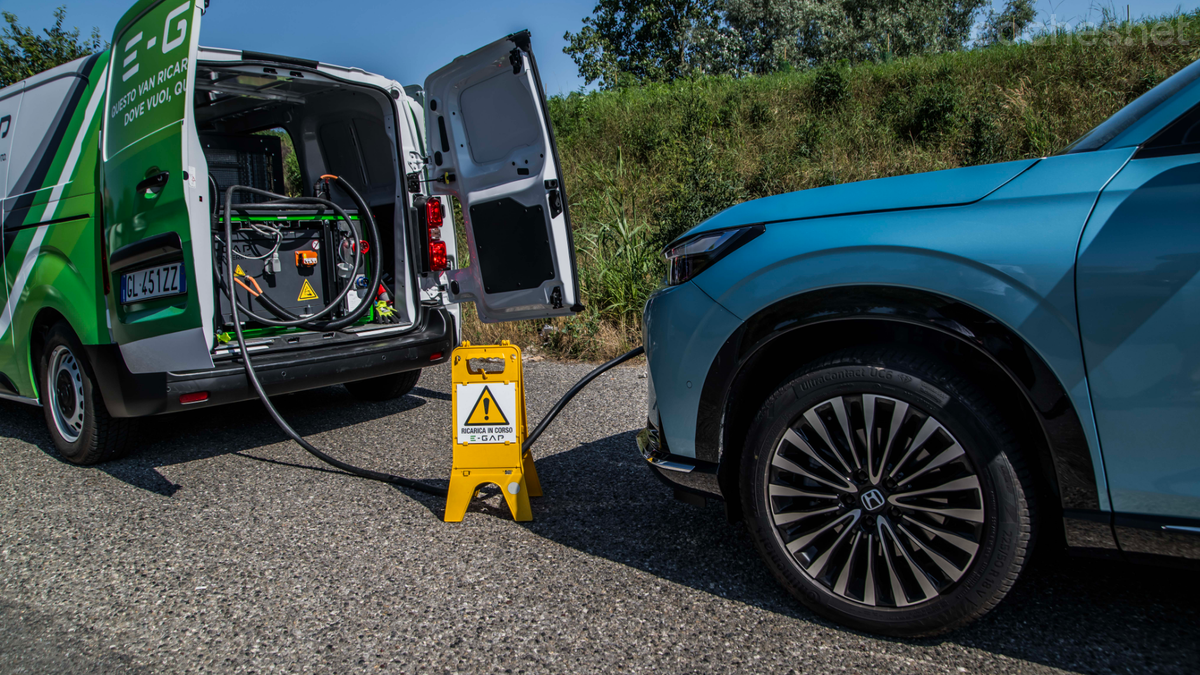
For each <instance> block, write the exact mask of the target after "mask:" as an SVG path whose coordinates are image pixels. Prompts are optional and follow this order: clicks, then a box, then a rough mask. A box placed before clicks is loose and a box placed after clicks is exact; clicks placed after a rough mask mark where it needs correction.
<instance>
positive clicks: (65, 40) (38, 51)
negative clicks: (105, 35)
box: [0, 5, 108, 88]
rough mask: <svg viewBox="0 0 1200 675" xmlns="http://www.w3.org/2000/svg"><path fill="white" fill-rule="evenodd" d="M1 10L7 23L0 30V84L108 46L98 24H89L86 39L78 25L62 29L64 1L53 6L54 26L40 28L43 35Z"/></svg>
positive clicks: (10, 82) (65, 15)
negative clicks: (82, 38) (90, 27)
mask: <svg viewBox="0 0 1200 675" xmlns="http://www.w3.org/2000/svg"><path fill="white" fill-rule="evenodd" d="M0 14H3V16H4V22H5V23H7V24H8V27H7V28H4V29H3V30H0V88H3V87H7V86H8V85H10V84H13V83H16V82H20V81H21V80H23V79H25V78H27V77H31V76H33V75H37V74H38V73H40V72H42V71H43V70H49V69H51V68H53V67H54V66H57V65H61V64H63V63H67V62H68V61H74V60H75V59H77V58H79V57H81V56H87V55H88V54H94V53H96V52H98V51H101V50H104V49H107V48H108V43H106V42H104V41H103V40H101V39H100V29H99V28H92V35H91V37H90V38H88V39H86V40H80V39H79V29H78V28H75V29H72V30H69V31H68V30H66V29H64V28H63V22H64V21H65V20H66V18H67V8H66V6H65V5H63V6H61V7H59V8H58V9H56V10H54V27H52V28H45V29H42V32H43V33H45V34H46V35H45V37H43V36H41V35H38V34H37V33H35V32H34V31H33V29H32V28H28V27H25V26H22V25H21V24H19V23H17V16H16V15H15V14H13V13H11V12H0Z"/></svg>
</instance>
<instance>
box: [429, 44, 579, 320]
mask: <svg viewBox="0 0 1200 675" xmlns="http://www.w3.org/2000/svg"><path fill="white" fill-rule="evenodd" d="M425 95H426V98H427V102H426V106H425V116H426V127H425V128H426V136H427V145H426V148H427V151H428V152H429V153H430V154H431V155H432V162H431V169H432V173H433V177H434V178H441V179H442V180H440V181H438V180H435V181H434V182H433V183H432V184H431V185H432V190H433V192H434V193H435V194H449V195H453V196H454V197H456V198H457V199H458V201H459V202H460V203H461V204H462V209H463V217H464V220H465V225H466V232H467V244H468V246H469V247H470V253H471V265H470V266H469V267H466V268H463V269H458V270H454V271H453V272H452V274H451V284H450V296H451V300H453V301H455V302H458V301H461V300H472V301H474V302H475V307H476V309H477V310H478V312H479V318H480V319H481V320H482V321H484V322H487V323H491V322H495V321H515V320H519V319H541V318H548V317H552V316H568V315H570V314H572V313H573V312H578V311H580V310H582V309H583V307H582V305H581V304H580V302H579V281H578V275H577V273H576V271H575V247H574V244H573V242H572V239H571V223H570V218H569V214H568V213H567V199H566V194H565V193H564V192H563V186H562V170H561V167H560V165H559V161H558V150H557V148H556V147H555V143H554V132H553V130H552V129H551V128H550V122H549V116H548V114H547V112H546V104H545V93H544V92H543V91H542V83H541V79H540V78H539V77H538V73H537V64H536V62H535V61H534V59H533V52H532V51H531V49H530V43H529V33H528V31H523V32H520V33H515V34H513V35H510V36H508V37H506V38H503V39H501V40H497V41H496V42H493V43H492V44H490V45H488V46H486V47H483V48H482V49H479V50H476V51H474V52H472V53H470V54H467V55H466V56H460V57H458V58H457V59H455V60H454V61H453V62H452V63H451V64H450V65H448V66H446V67H444V68H442V69H440V70H438V71H437V72H435V73H433V74H432V75H430V76H429V78H428V79H426V80H425ZM450 176H453V180H452V181H451V182H445V181H446V180H449V179H450Z"/></svg>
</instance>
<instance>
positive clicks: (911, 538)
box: [742, 347, 1033, 637]
mask: <svg viewBox="0 0 1200 675" xmlns="http://www.w3.org/2000/svg"><path fill="white" fill-rule="evenodd" d="M742 499H743V504H744V508H745V513H746V514H747V523H748V526H749V529H750V532H751V535H752V537H753V539H754V542H755V544H756V546H757V548H758V550H759V553H761V554H762V557H763V559H764V560H765V561H766V563H767V566H768V567H769V568H770V569H771V572H772V573H773V574H774V575H775V577H776V579H778V580H779V581H780V583H782V584H783V585H784V587H786V588H787V589H788V590H789V591H790V592H791V593H792V595H794V596H796V597H797V598H798V599H799V600H800V601H801V602H803V603H804V604H805V605H807V606H808V607H809V608H811V609H812V610H813V611H815V612H817V613H819V614H822V615H824V616H826V617H828V618H830V619H833V620H834V621H837V622H839V623H842V624H845V625H847V626H850V627H852V628H856V629H859V630H863V631H868V632H872V633H882V634H885V635H893V636H900V637H915V636H922V635H934V634H938V633H943V632H946V631H950V630H953V629H955V628H958V627H960V626H963V625H965V624H967V623H969V622H970V621H972V620H974V619H976V618H978V617H979V616H982V615H983V614H985V613H986V612H988V611H989V610H990V609H991V608H992V607H994V606H995V605H996V604H997V603H999V602H1000V600H1001V599H1002V598H1003V597H1004V596H1005V594H1006V593H1008V591H1009V589H1010V588H1012V585H1013V583H1015V581H1016V579H1017V576H1018V575H1019V574H1020V572H1021V569H1022V567H1023V566H1024V564H1025V560H1026V557H1027V553H1028V552H1029V551H1030V550H1031V542H1032V540H1033V492H1032V487H1031V483H1030V481H1029V477H1028V474H1027V472H1026V471H1025V468H1024V465H1023V463H1022V462H1021V459H1020V454H1019V451H1018V445H1017V441H1016V436H1015V435H1014V433H1013V432H1012V431H1011V429H1010V428H1009V427H1008V426H1007V425H1006V424H1005V421H1004V420H1003V419H1002V418H1001V415H1000V413H999V411H998V410H997V408H996V407H995V406H994V405H993V404H991V403H990V402H989V401H988V399H987V397H986V396H985V395H984V394H983V392H982V391H981V390H980V389H979V388H978V387H976V386H975V385H974V384H972V383H971V382H969V381H968V380H967V379H965V378H964V377H962V376H961V375H959V374H957V373H956V372H954V371H953V370H952V369H951V368H950V367H949V366H947V365H945V364H943V363H941V362H940V361H938V360H936V359H934V358H931V357H927V356H924V355H920V354H917V353H912V352H908V351H904V350H900V349H895V348H881V347H861V348H854V349H849V350H846V351H842V352H839V353H837V354H834V355H832V356H829V357H826V358H823V359H821V360H819V361H817V362H815V363H813V364H810V365H809V366H806V367H805V368H803V369H802V370H801V371H799V372H798V373H796V374H795V375H794V376H793V377H791V378H789V380H788V381H787V382H786V383H785V384H784V385H783V386H781V387H780V388H779V389H778V390H776V391H775V393H774V394H772V395H771V397H770V398H768V399H767V401H766V403H765V404H764V405H763V408H762V410H761V411H760V412H759V414H758V417H757V418H756V419H755V421H754V423H753V426H752V427H751V431H750V434H749V438H748V439H747V445H746V449H745V452H744V454H743V459H742Z"/></svg>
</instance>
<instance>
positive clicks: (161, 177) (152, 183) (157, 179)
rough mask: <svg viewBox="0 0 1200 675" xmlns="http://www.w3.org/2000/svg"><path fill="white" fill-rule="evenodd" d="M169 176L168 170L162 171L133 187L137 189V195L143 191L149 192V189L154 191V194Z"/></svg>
mask: <svg viewBox="0 0 1200 675" xmlns="http://www.w3.org/2000/svg"><path fill="white" fill-rule="evenodd" d="M170 177H171V172H170V171H162V172H159V173H156V174H154V175H153V176H150V177H149V178H147V179H146V180H144V181H142V182H140V183H138V184H137V187H136V188H134V189H135V190H137V193H138V194H139V195H140V194H142V193H143V192H149V191H151V190H153V191H154V194H158V191H159V190H162V189H163V186H165V185H166V184H167V179H168V178H170Z"/></svg>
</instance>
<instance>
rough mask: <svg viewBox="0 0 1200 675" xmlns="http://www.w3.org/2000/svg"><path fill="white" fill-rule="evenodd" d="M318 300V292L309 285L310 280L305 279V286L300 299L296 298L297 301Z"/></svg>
mask: <svg viewBox="0 0 1200 675" xmlns="http://www.w3.org/2000/svg"><path fill="white" fill-rule="evenodd" d="M316 299H317V292H316V291H314V290H313V287H312V284H310V283H308V279H305V280H304V285H303V286H301V287H300V297H298V298H296V300H297V301H299V300H316Z"/></svg>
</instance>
